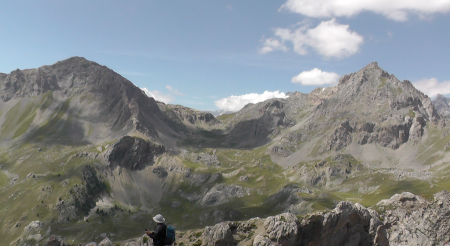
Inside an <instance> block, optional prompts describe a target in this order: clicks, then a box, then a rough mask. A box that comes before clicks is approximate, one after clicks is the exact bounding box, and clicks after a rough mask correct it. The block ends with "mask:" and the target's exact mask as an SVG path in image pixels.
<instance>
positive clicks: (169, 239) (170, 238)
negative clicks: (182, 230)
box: [164, 226, 175, 245]
mask: <svg viewBox="0 0 450 246" xmlns="http://www.w3.org/2000/svg"><path fill="white" fill-rule="evenodd" d="M174 242H175V228H173V226H167V229H166V239H165V240H164V243H165V244H166V245H169V244H173V243H174Z"/></svg>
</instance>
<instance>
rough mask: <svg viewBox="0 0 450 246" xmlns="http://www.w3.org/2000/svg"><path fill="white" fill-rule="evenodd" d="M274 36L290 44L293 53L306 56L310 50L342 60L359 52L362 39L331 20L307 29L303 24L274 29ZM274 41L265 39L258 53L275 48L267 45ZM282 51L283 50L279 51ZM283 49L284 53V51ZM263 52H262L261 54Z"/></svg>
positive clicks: (346, 27)
mask: <svg viewBox="0 0 450 246" xmlns="http://www.w3.org/2000/svg"><path fill="white" fill-rule="evenodd" d="M275 36H277V37H278V38H279V39H281V41H278V43H279V44H283V43H284V42H291V43H292V44H293V46H294V51H295V52H297V53H298V54H300V55H306V54H307V53H308V49H309V48H312V49H314V50H315V51H316V52H317V53H319V54H320V55H322V56H323V57H325V58H327V59H328V58H331V57H335V58H344V57H347V56H351V55H353V54H355V53H356V52H358V51H359V48H360V46H361V45H362V43H363V41H364V38H363V37H362V36H361V35H359V34H358V33H356V32H353V31H350V30H349V26H348V25H341V24H339V23H337V22H336V20H335V19H334V18H333V19H331V20H328V21H322V22H321V23H320V24H319V25H318V26H317V27H315V28H311V29H309V28H308V26H307V25H305V24H303V25H301V26H300V27H299V28H297V29H295V30H291V29H289V28H277V29H275ZM274 40H276V39H273V38H272V39H267V40H266V41H265V43H264V47H263V48H261V50H260V53H268V52H271V51H273V50H275V48H274V47H273V46H271V45H269V44H271V43H274V44H276V42H274ZM280 50H283V49H280ZM286 50H287V48H286V49H284V51H286ZM262 51H264V52H262Z"/></svg>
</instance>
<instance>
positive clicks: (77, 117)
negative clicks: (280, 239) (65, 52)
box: [0, 57, 450, 245]
mask: <svg viewBox="0 0 450 246" xmlns="http://www.w3.org/2000/svg"><path fill="white" fill-rule="evenodd" d="M0 98H1V100H0V126H1V127H0V140H1V141H0V171H1V172H0V222H1V223H0V236H1V237H2V238H3V239H4V240H5V242H8V244H9V245H34V244H36V243H43V242H45V241H46V240H48V239H49V238H51V236H52V235H59V236H61V237H63V238H64V239H65V242H67V243H71V244H75V243H83V242H84V243H86V242H89V241H99V240H100V239H101V238H105V237H106V236H107V237H108V238H110V239H112V240H113V241H121V240H125V239H127V238H131V237H137V236H139V235H141V234H142V233H143V232H142V230H141V229H143V228H146V227H148V223H149V221H151V218H152V217H153V216H154V214H157V213H161V214H163V215H164V216H165V217H166V219H167V220H168V221H169V222H170V223H171V224H173V225H174V226H175V227H176V228H177V229H179V230H196V229H198V228H202V227H205V226H211V225H214V224H216V223H219V222H224V221H231V220H233V221H237V220H241V221H242V220H249V219H252V218H255V217H268V216H275V215H277V214H280V213H283V212H289V214H292V215H296V216H299V217H301V216H304V215H306V214H308V213H311V212H317V211H330V210H331V209H333V208H334V207H335V206H336V205H338V204H340V202H341V201H349V202H358V203H360V204H362V205H364V206H373V205H376V204H377V203H378V202H379V201H380V200H382V199H387V198H389V197H391V196H392V195H394V194H396V193H401V192H406V191H407V192H412V193H414V194H417V195H421V196H424V197H431V196H432V195H433V194H435V193H437V192H439V191H441V190H443V189H449V186H450V184H449V183H448V181H447V176H448V172H449V170H450V169H449V166H448V164H449V162H450V155H449V148H450V135H449V132H450V126H449V116H450V107H449V104H448V103H449V100H450V99H448V98H445V97H444V96H442V95H439V96H437V97H436V99H435V100H434V101H432V100H431V99H430V98H429V97H428V96H426V95H425V94H423V93H422V92H420V91H418V90H417V89H416V88H414V86H413V85H412V83H411V82H409V81H406V80H405V81H399V80H398V79H397V78H396V77H395V76H394V75H392V74H389V73H388V72H386V71H384V70H383V69H381V68H380V67H378V64H377V63H375V62H374V63H371V64H368V65H367V66H365V67H364V68H362V69H361V70H360V71H358V72H355V73H352V74H348V75H344V76H342V77H341V79H340V81H339V84H338V85H337V86H335V87H328V88H317V89H315V90H313V91H312V92H311V93H308V94H304V93H299V92H293V93H290V94H289V97H288V98H286V99H280V98H275V99H269V100H266V101H264V102H261V103H257V104H248V105H246V106H245V107H244V108H243V109H241V110H240V111H238V112H234V113H223V114H221V115H219V116H217V117H215V116H214V115H213V114H212V113H211V112H203V111H199V110H195V109H191V108H188V107H184V106H182V105H171V104H165V103H163V102H159V101H155V100H154V99H153V98H151V97H148V96H146V95H145V93H144V92H143V91H142V90H141V89H139V88H138V87H136V86H135V85H134V84H133V83H132V82H130V81H128V80H127V79H125V78H123V77H122V76H121V75H119V74H117V73H116V72H114V71H113V70H111V69H109V68H107V67H105V66H101V65H99V64H97V63H95V62H92V61H88V60H86V59H84V58H81V57H72V58H69V59H67V60H63V61H60V62H57V63H55V64H53V65H49V66H43V67H40V68H37V69H25V70H19V69H17V70H15V71H12V72H11V73H9V74H3V73H0ZM416 200H420V199H419V198H417V199H416ZM441 200H442V199H441ZM286 216H287V215H286ZM296 223H297V222H296ZM192 235H193V234H192ZM249 237H250V236H249ZM252 240H253V239H252ZM261 240H262V239H261ZM194 241H195V240H194ZM33 243H34V244H33ZM185 243H186V244H188V242H185ZM194 243H195V242H194ZM5 245H7V244H5ZM224 245H225V244H224ZM261 245H262V244H261Z"/></svg>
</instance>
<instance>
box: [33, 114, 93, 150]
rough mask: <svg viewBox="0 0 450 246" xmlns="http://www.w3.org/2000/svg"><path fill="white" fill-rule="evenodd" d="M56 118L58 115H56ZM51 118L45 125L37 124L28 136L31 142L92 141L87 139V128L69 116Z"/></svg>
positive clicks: (62, 143) (78, 143) (64, 143)
mask: <svg viewBox="0 0 450 246" xmlns="http://www.w3.org/2000/svg"><path fill="white" fill-rule="evenodd" d="M55 118H56V117H55ZM55 118H53V119H51V120H50V121H48V122H47V123H46V124H44V125H43V126H37V127H35V128H34V129H33V130H31V131H30V133H29V134H28V135H27V136H26V138H25V140H26V141H30V142H36V143H42V142H45V143H46V144H50V145H55V144H61V145H70V146H82V145H88V144H90V143H91V142H90V141H88V140H86V139H85V136H86V134H85V129H84V128H83V126H82V124H81V123H80V122H79V121H77V120H75V119H71V117H69V119H68V120H66V119H55Z"/></svg>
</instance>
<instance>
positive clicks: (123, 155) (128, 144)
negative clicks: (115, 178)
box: [104, 136, 165, 171]
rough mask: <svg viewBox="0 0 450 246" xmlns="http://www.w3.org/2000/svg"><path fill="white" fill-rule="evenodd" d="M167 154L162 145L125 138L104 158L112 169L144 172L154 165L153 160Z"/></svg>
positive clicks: (135, 138) (134, 138)
mask: <svg viewBox="0 0 450 246" xmlns="http://www.w3.org/2000/svg"><path fill="white" fill-rule="evenodd" d="M164 152H165V148H164V146H162V145H157V144H154V143H151V142H148V141H145V140H144V139H142V138H137V137H130V136H125V137H123V138H121V139H120V140H119V141H118V142H117V143H115V144H114V145H113V146H112V147H111V149H110V150H108V151H107V152H106V153H105V154H104V156H105V159H106V161H107V162H108V163H109V165H110V167H111V168H112V169H114V168H115V167H116V166H120V167H122V168H126V169H129V170H132V171H133V170H142V169H144V168H145V167H146V166H147V165H151V164H153V163H154V160H153V158H154V157H155V156H158V155H161V154H163V153H164Z"/></svg>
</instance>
